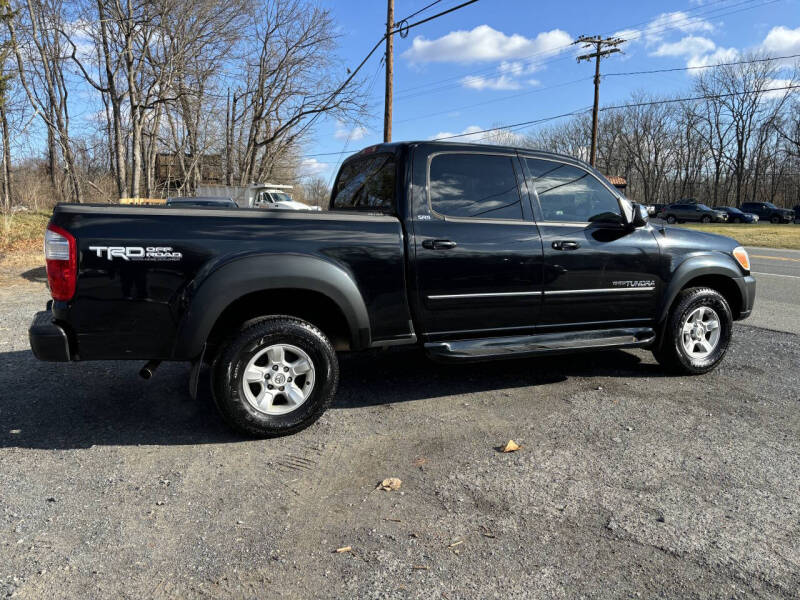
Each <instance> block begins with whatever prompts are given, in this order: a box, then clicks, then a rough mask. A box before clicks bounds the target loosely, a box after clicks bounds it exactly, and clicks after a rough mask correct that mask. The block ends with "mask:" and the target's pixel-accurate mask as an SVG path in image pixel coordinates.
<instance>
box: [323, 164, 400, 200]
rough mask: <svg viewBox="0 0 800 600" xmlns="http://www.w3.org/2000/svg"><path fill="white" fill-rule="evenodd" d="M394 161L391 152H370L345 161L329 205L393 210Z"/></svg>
mask: <svg viewBox="0 0 800 600" xmlns="http://www.w3.org/2000/svg"><path fill="white" fill-rule="evenodd" d="M394 190H395V161H394V155H393V154H385V153H384V154H372V155H370V156H365V157H364V158H356V159H353V160H350V161H347V162H346V163H345V164H344V165H343V166H342V169H341V171H339V177H338V179H337V180H336V186H335V188H334V190H333V199H332V200H331V207H332V208H333V209H334V210H336V209H355V210H375V211H381V212H392V211H394Z"/></svg>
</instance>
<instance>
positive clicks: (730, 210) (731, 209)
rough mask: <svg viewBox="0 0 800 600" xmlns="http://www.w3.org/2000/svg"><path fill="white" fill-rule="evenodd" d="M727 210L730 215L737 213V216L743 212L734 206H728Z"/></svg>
mask: <svg viewBox="0 0 800 600" xmlns="http://www.w3.org/2000/svg"><path fill="white" fill-rule="evenodd" d="M725 210H726V211H728V212H729V213H736V214H737V215H738V214H740V213H741V212H742V211H740V210H739V209H738V208H734V207H733V206H726V207H725Z"/></svg>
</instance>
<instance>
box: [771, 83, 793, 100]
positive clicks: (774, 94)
mask: <svg viewBox="0 0 800 600" xmlns="http://www.w3.org/2000/svg"><path fill="white" fill-rule="evenodd" d="M796 84H797V81H793V80H792V79H770V80H769V83H767V85H766V86H764V87H766V88H767V89H772V90H773V91H771V92H764V98H765V99H767V100H777V99H779V98H783V97H784V96H785V95H786V93H787V92H789V91H791V90H777V89H773V88H781V87H786V86H790V85H796Z"/></svg>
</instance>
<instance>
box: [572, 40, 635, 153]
mask: <svg viewBox="0 0 800 600" xmlns="http://www.w3.org/2000/svg"><path fill="white" fill-rule="evenodd" d="M624 42H625V40H623V39H622V38H612V37H607V38H602V37H600V36H596V37H590V36H586V35H582V36H581V37H579V38H578V39H577V40H575V41H574V42H573V44H583V47H584V48H594V50H595V51H594V52H592V53H591V54H583V55H581V56H579V57H578V62H581V61H582V60H587V61H588V60H591V59H592V58H593V59H594V108H593V109H592V148H591V152H590V155H589V164H590V165H592V166H594V163H595V161H596V159H597V112H598V109H599V107H600V59H601V58H602V57H604V56H608V55H609V54H614V53H615V52H622V50H620V49H619V48H617V46H619V45H620V44H622V43H624Z"/></svg>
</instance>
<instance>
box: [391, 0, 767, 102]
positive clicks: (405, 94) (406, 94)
mask: <svg viewBox="0 0 800 600" xmlns="http://www.w3.org/2000/svg"><path fill="white" fill-rule="evenodd" d="M725 1H727V0H717V1H716V2H712V3H709V4H706V5H703V6H699V7H697V8H694V9H689V10H687V11H684V13H685V14H686V15H687V17H688V18H687V19H684V20H683V21H680V22H678V23H665V24H664V25H662V26H659V27H655V28H650V29H647V30H646V33H647V34H650V35H657V34H660V33H664V32H665V31H669V30H672V29H679V28H680V27H682V26H684V25H685V24H686V23H687V22H688V21H690V20H691V19H697V18H699V17H708V16H711V17H714V18H718V17H723V16H728V15H731V14H736V13H739V12H743V11H745V10H752V9H754V8H760V7H762V6H766V5H768V4H774V3H775V2H780V1H781V0H766V1H765V2H760V3H758V4H756V3H753V1H752V0H740V1H738V2H735V3H733V4H730V5H727V6H720V7H717V8H713V9H712V10H706V9H708V8H710V7H712V6H713V5H714V4H719V3H720V2H725ZM742 5H747V6H745V7H744V8H739V9H738V10H732V11H729V12H724V11H728V10H729V9H732V8H736V7H740V6H742ZM701 10H704V11H705V12H702V13H699V14H694V15H692V14H689V13H691V12H696V11H701ZM720 11H722V12H720ZM714 13H718V14H714ZM656 18H657V17H653V18H651V19H649V20H647V21H641V22H639V23H635V24H633V25H628V26H625V27H623V28H622V29H623V30H624V29H632V28H636V27H638V26H640V25H646V24H648V23H651V22H652V21H653V20H654V19H656ZM643 33H644V32H643ZM603 35H606V34H603ZM641 36H642V33H640V34H639V35H637V36H633V37H631V40H634V39H639V38H640V37H641ZM572 45H573V42H570V43H569V44H564V45H561V46H556V47H554V48H549V49H547V50H540V51H539V52H534V53H533V54H530V55H527V56H524V57H521V58H519V59H517V60H519V61H520V62H523V63H528V62H530V63H536V64H537V65H538V66H545V65H549V64H553V63H555V62H559V61H562V60H568V59H569V58H571V57H569V56H561V57H555V58H552V59H550V60H544V61H542V62H538V61H537V60H536V59H537V58H538V57H540V56H548V55H557V54H560V53H561V51H562V50H566V49H567V48H569V47H570V46H572ZM496 69H497V67H496V66H491V67H486V68H483V69H477V70H474V71H469V72H465V73H462V74H460V75H453V76H449V77H445V78H440V79H436V80H434V81H430V82H427V83H422V84H419V85H416V86H411V87H408V88H404V89H401V90H399V91H398V92H397V93H396V95H395V99H396V100H407V99H409V98H414V97H416V96H421V95H427V94H429V93H435V92H439V91H445V90H449V89H451V88H453V87H456V85H458V84H449V85H444V86H440V87H434V89H430V90H426V89H425V88H431V87H433V86H438V85H439V84H442V83H444V82H448V81H456V80H458V81H459V82H460V80H462V79H463V78H464V77H468V76H478V75H482V74H486V73H493V72H495V71H496ZM416 90H421V91H420V92H417V93H411V92H415V91H416Z"/></svg>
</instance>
